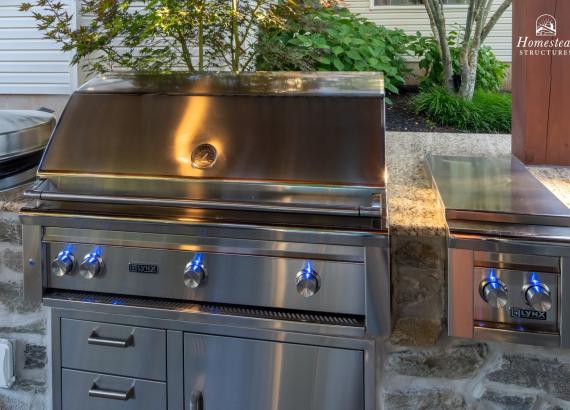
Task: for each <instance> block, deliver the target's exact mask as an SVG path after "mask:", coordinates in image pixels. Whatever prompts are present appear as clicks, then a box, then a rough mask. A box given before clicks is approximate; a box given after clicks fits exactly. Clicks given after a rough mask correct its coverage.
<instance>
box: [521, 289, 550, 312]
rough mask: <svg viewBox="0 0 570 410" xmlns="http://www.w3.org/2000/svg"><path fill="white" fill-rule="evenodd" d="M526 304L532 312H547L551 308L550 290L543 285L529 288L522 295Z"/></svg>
mask: <svg viewBox="0 0 570 410" xmlns="http://www.w3.org/2000/svg"><path fill="white" fill-rule="evenodd" d="M524 297H525V299H526V303H528V305H529V306H530V307H532V308H533V309H534V310H538V311H539V312H548V311H549V310H550V309H551V308H552V295H551V293H550V289H548V287H547V286H546V285H544V284H533V285H532V286H529V287H528V288H527V289H526V291H525V294H524Z"/></svg>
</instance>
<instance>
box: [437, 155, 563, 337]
mask: <svg viewBox="0 0 570 410" xmlns="http://www.w3.org/2000/svg"><path fill="white" fill-rule="evenodd" d="M427 164H428V168H429V170H430V172H431V175H432V177H433V181H434V184H435V186H436V188H437V190H438V192H439V197H440V200H441V203H442V205H443V207H444V208H445V216H446V219H447V224H448V227H449V243H448V247H449V249H448V259H449V265H448V278H449V284H448V292H449V294H448V296H449V297H448V301H449V319H448V328H449V334H450V335H452V336H459V337H467V338H475V339H482V340H496V341H503V342H513V343H524V344H536V345H543V346H562V347H570V303H568V302H569V301H565V299H567V298H568V295H569V294H570V210H569V209H568V208H567V207H566V206H565V205H564V204H563V203H562V202H560V201H559V200H558V199H557V198H556V197H555V196H554V195H553V194H552V193H551V192H550V191H549V190H548V189H546V188H545V187H544V186H543V185H542V184H541V183H540V182H539V181H538V180H537V179H536V178H535V177H534V176H533V175H532V174H531V173H530V172H529V171H528V170H527V169H526V167H525V166H524V165H523V164H522V163H521V162H520V161H519V160H517V159H516V158H507V159H493V158H476V157H447V156H433V157H428V159H427Z"/></svg>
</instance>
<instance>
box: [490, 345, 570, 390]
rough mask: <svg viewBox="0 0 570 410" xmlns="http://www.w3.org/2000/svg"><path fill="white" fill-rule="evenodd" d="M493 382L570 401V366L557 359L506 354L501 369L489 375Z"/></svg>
mask: <svg viewBox="0 0 570 410" xmlns="http://www.w3.org/2000/svg"><path fill="white" fill-rule="evenodd" d="M487 379H488V380H490V381H493V382H498V383H503V384H508V385H515V386H522V387H528V388H533V389H537V390H542V391H543V392H545V393H547V394H549V395H552V396H554V397H557V398H559V399H562V400H565V401H570V364H568V363H561V362H560V361H559V360H558V359H557V358H544V357H533V356H529V355H528V354H525V355H523V354H505V355H503V357H502V364H501V367H500V368H499V369H498V370H496V371H494V372H492V373H490V374H489V375H487Z"/></svg>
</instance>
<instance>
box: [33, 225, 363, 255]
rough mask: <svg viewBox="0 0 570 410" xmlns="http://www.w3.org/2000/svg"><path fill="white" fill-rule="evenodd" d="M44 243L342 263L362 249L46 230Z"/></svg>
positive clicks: (342, 246) (208, 238)
mask: <svg viewBox="0 0 570 410" xmlns="http://www.w3.org/2000/svg"><path fill="white" fill-rule="evenodd" d="M43 240H44V241H45V242H65V243H74V242H78V243H83V244H94V245H115V246H129V247H139V248H154V249H170V250H184V251H192V252H217V253H231V254H239V255H254V256H275V257H290V258H309V259H311V258H315V259H326V260H335V261H344V262H364V249H363V248H362V247H360V246H346V245H334V244H324V243H322V244H319V243H298V242H285V241H260V240H249V239H237V238H236V239H234V238H229V237H209V236H190V235H174V234H171V235H168V234H155V233H151V232H124V231H108V230H96V229H73V228H60V227H46V228H45V233H44V235H43Z"/></svg>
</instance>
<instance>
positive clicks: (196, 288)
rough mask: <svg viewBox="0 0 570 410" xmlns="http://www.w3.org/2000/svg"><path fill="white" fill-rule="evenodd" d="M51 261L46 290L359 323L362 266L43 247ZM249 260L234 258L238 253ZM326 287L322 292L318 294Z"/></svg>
mask: <svg viewBox="0 0 570 410" xmlns="http://www.w3.org/2000/svg"><path fill="white" fill-rule="evenodd" d="M45 246H46V255H47V257H48V258H50V259H49V260H52V262H51V266H50V271H49V275H48V283H47V285H48V286H47V287H48V288H52V289H61V290H77V291H85V292H97V293H110V294H111V293H112V294H124V295H136V296H144V297H156V298H165V299H176V300H195V301H203V302H213V303H227V304H235V305H246V306H263V307H271V308H283V309H293V310H309V311H315V312H328V313H342V314H350V315H358V316H362V315H364V313H365V309H364V300H365V294H364V290H365V284H364V280H365V275H364V269H365V267H364V264H363V263H361V262H352V261H338V260H326V259H318V258H312V257H308V258H307V257H306V256H308V255H302V257H298V256H297V255H298V252H294V253H291V257H288V256H287V257H275V256H265V255H263V253H260V254H257V253H255V252H253V251H252V250H251V249H247V248H235V249H232V248H224V249H223V250H224V251H225V252H215V251H214V252H212V251H210V250H206V249H205V250H202V249H200V248H199V247H196V248H197V249H188V250H186V249H152V248H142V247H141V248H138V247H131V246H116V245H101V246H99V245H93V244H85V243H75V244H74V243H61V242H49V243H45ZM244 251H245V252H247V253H238V252H244ZM323 283H326V288H323Z"/></svg>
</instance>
